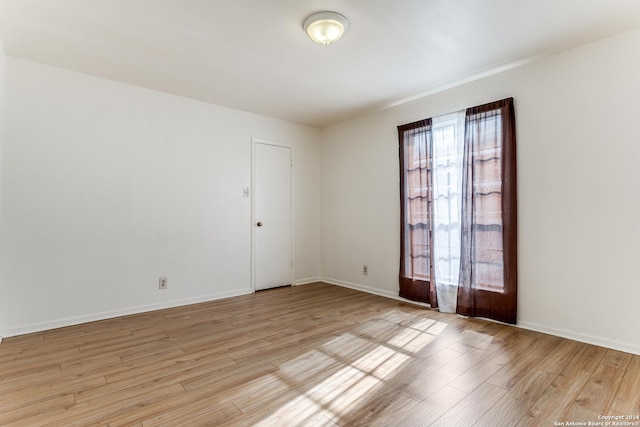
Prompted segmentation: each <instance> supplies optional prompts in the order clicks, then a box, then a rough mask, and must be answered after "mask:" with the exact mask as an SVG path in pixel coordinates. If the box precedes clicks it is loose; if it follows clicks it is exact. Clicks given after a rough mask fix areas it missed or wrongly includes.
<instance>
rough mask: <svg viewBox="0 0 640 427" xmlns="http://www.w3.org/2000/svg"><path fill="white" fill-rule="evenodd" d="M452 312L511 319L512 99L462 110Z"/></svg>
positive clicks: (514, 228) (513, 283)
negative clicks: (456, 273)
mask: <svg viewBox="0 0 640 427" xmlns="http://www.w3.org/2000/svg"><path fill="white" fill-rule="evenodd" d="M463 164H464V170H463V179H462V182H463V190H462V239H461V240H462V241H461V247H462V253H461V262H460V285H459V287H458V308H457V312H458V313H459V314H462V315H465V316H480V317H487V318H490V319H495V320H499V321H501V322H506V323H516V312H517V301H518V300H517V283H518V268H517V203H516V202H517V200H516V126H515V114H514V108H513V98H508V99H504V100H501V101H496V102H493V103H490V104H485V105H481V106H478V107H473V108H469V109H467V113H466V120H465V148H464V160H463Z"/></svg>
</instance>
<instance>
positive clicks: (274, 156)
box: [253, 140, 293, 290]
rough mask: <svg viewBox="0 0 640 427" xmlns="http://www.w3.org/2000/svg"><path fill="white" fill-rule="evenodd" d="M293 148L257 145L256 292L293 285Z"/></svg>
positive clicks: (254, 232) (254, 223)
mask: <svg viewBox="0 0 640 427" xmlns="http://www.w3.org/2000/svg"><path fill="white" fill-rule="evenodd" d="M291 158H292V157H291V147H286V146H281V145H276V144H273V143H268V142H259V141H256V140H254V142H253V159H254V163H253V202H254V204H253V206H254V209H253V243H254V244H253V277H254V289H255V290H260V289H268V288H274V287H277V286H284V285H290V284H292V280H293V244H292V243H293V239H292V236H293V227H292V224H293V222H292V219H293V216H292V203H291V197H292V191H291V190H292V178H291V177H292V162H291Z"/></svg>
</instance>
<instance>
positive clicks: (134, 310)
mask: <svg viewBox="0 0 640 427" xmlns="http://www.w3.org/2000/svg"><path fill="white" fill-rule="evenodd" d="M252 293H253V290H252V289H245V290H240V291H229V292H220V293H217V294H209V295H202V296H199V297H195V298H185V299H179V300H173V301H167V302H163V303H159V304H149V305H141V306H136V307H128V308H125V309H122V310H114V311H105V312H102V313H96V314H89V315H86V316H76V317H67V318H64V319H57V320H52V321H48V322H42V323H33V324H30V325H24V326H18V327H15V328H11V329H8V330H6V331H3V336H4V337H5V338H8V337H13V336H16V335H24V334H31V333H34V332H42V331H47V330H49V329H56V328H64V327H66V326H73V325H80V324H82V323H89V322H95V321H98V320H105V319H112V318H114V317H121V316H128V315H132V314H140V313H145V312H148V311H155V310H162V309H165V308H174V307H180V306H183V305H190V304H198V303H201V302H208V301H215V300H220V299H225V298H231V297H237V296H241V295H248V294H252Z"/></svg>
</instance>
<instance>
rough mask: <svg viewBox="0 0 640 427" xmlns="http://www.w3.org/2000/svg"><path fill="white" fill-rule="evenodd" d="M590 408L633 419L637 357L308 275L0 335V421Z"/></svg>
mask: <svg viewBox="0 0 640 427" xmlns="http://www.w3.org/2000/svg"><path fill="white" fill-rule="evenodd" d="M599 415H640V356H637V355H631V354H627V353H622V352H619V351H614V350H608V349H605V348H601V347H596V346H592V345H587V344H583V343H578V342H575V341H570V340H565V339H561V338H557V337H553V336H550V335H545V334H540V333H535V332H531V331H526V330H522V329H518V328H515V327H510V326H505V325H501V324H497V323H493V322H488V321H484V320H478V319H465V318H462V317H459V316H456V315H449V314H442V313H438V312H437V311H433V310H429V309H425V308H422V307H417V306H414V305H411V304H406V303H402V302H399V301H394V300H390V299H386V298H382V297H377V296H374V295H369V294H365V293H361V292H356V291H352V290H349V289H344V288H340V287H336V286H332V285H328V284H323V283H317V284H312V285H306V286H299V287H289V288H280V289H274V290H269V291H263V292H259V293H256V294H254V295H247V296H242V297H236V298H230V299H226V300H221V301H214V302H209V303H203V304H197V305H191V306H185V307H179V308H174V309H169V310H162V311H157V312H152V313H145V314H140V315H135V316H127V317H121V318H115V319H110V320H105V321H101V322H94V323H89V324H84V325H79V326H73V327H68V328H62V329H56V330H51V331H46V332H42V333H36V334H31V335H24V336H20V337H13V338H7V339H5V341H3V343H2V344H1V345H0V425H3V426H4V425H11V426H72V425H74V426H75V425H77V426H85V425H109V426H144V427H148V426H165V425H187V426H198V425H216V426H218V425H229V426H235V425H239V426H248V425H271V426H291V425H293V426H303V425H313V426H316V425H319V426H362V425H367V426H370V425H379V426H391V425H392V426H492V427H495V426H536V427H539V426H555V425H561V424H560V423H563V422H564V423H567V422H570V421H573V422H579V421H584V422H589V421H591V422H597V421H600V420H599V419H598V416H599ZM631 422H638V424H636V425H639V426H640V420H631ZM555 423H557V424H555Z"/></svg>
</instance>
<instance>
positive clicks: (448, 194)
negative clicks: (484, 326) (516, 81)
mask: <svg viewBox="0 0 640 427" xmlns="http://www.w3.org/2000/svg"><path fill="white" fill-rule="evenodd" d="M398 135H399V142H400V172H401V191H400V193H401V218H402V223H401V264H400V296H402V297H405V298H408V299H411V300H416V301H423V302H428V303H430V304H431V305H432V306H434V307H440V309H441V311H447V312H458V313H460V314H465V315H469V316H483V317H490V318H493V319H496V320H501V321H505V322H509V323H515V320H516V311H515V310H516V305H517V304H516V301H517V299H516V283H517V269H516V192H515V190H516V174H515V171H516V170H515V119H514V114H513V99H512V98H508V99H505V100H502V101H497V102H494V103H491V104H485V105H482V106H478V107H473V108H469V109H467V110H463V111H459V112H457V113H452V114H448V115H445V116H439V117H435V118H431V119H426V120H422V121H419V122H415V123H411V124H407V125H403V126H399V127H398Z"/></svg>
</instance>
